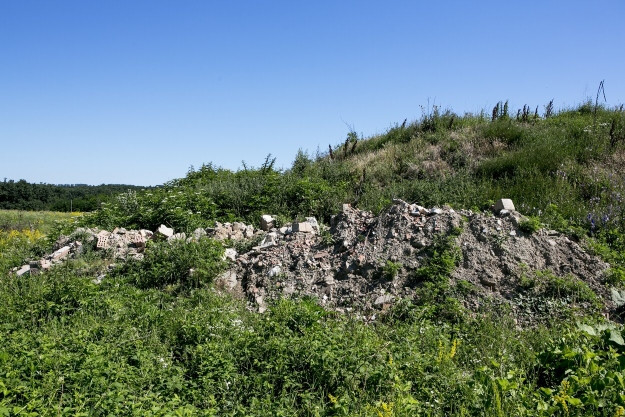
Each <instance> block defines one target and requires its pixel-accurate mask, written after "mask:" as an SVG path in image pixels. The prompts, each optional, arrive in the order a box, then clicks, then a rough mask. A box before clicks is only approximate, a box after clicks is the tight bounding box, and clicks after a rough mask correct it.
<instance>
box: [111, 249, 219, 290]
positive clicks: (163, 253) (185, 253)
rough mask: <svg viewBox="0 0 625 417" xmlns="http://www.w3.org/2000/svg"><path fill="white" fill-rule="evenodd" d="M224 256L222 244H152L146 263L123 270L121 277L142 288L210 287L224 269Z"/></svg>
mask: <svg viewBox="0 0 625 417" xmlns="http://www.w3.org/2000/svg"><path fill="white" fill-rule="evenodd" d="M223 253H224V249H223V247H222V246H221V244H220V243H218V242H216V241H214V240H212V239H208V238H203V239H200V240H199V241H197V242H194V241H191V242H186V241H184V240H174V241H171V242H166V241H165V242H154V241H150V242H148V246H147V248H146V249H145V256H144V258H143V260H141V261H135V262H132V263H130V264H128V265H127V266H124V267H123V269H122V270H121V271H119V273H120V274H121V273H124V274H127V275H128V276H130V277H131V280H132V282H134V283H135V284H136V285H137V286H139V287H140V288H162V287H164V286H166V285H178V286H180V287H182V288H193V287H199V286H200V285H204V284H209V283H211V282H212V280H213V279H214V278H215V277H216V276H217V274H218V273H219V272H220V271H221V270H222V269H223V268H224V267H225V261H224V260H223V259H222V257H223Z"/></svg>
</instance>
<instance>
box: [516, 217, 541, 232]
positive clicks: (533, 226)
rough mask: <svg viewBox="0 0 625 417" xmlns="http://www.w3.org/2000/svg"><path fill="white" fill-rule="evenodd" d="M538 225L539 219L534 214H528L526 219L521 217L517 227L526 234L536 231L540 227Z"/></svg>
mask: <svg viewBox="0 0 625 417" xmlns="http://www.w3.org/2000/svg"><path fill="white" fill-rule="evenodd" d="M540 226H541V224H540V219H539V218H538V217H535V216H530V217H528V218H526V219H523V220H521V222H520V223H519V229H521V231H522V232H525V233H528V234H532V233H535V232H537V231H538V230H539V229H540Z"/></svg>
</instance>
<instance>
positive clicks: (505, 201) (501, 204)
mask: <svg viewBox="0 0 625 417" xmlns="http://www.w3.org/2000/svg"><path fill="white" fill-rule="evenodd" d="M494 210H495V213H499V212H501V210H508V212H510V211H515V210H514V203H513V202H512V200H510V199H509V198H502V199H500V200H497V202H496V203H495V207H494Z"/></svg>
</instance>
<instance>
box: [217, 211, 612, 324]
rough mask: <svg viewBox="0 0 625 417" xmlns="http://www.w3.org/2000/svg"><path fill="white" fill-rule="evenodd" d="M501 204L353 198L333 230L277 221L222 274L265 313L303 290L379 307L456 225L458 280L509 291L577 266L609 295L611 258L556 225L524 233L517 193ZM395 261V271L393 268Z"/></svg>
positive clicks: (408, 293) (409, 292) (345, 303)
mask: <svg viewBox="0 0 625 417" xmlns="http://www.w3.org/2000/svg"><path fill="white" fill-rule="evenodd" d="M494 212H495V215H492V214H484V213H475V212H472V211H470V210H460V211H455V210H454V209H452V208H449V207H444V208H431V209H426V208H424V207H421V206H419V205H416V204H408V203H406V202H404V201H401V200H395V202H394V204H393V205H392V206H391V207H390V208H389V209H388V210H386V211H384V212H383V213H381V214H380V215H379V216H374V215H373V214H372V213H370V212H367V211H362V210H358V209H355V208H353V207H351V206H350V205H349V204H345V205H343V209H342V212H341V213H339V214H338V215H336V216H334V217H333V219H332V222H331V225H330V228H329V229H328V230H323V231H321V230H320V228H319V225H318V224H317V222H316V220H315V219H314V218H308V219H307V220H306V221H305V222H303V223H295V224H293V225H290V226H284V227H282V228H281V229H277V228H269V229H268V231H269V233H267V235H266V236H265V239H264V240H263V242H262V243H261V244H260V245H259V246H256V247H254V248H253V249H252V250H251V251H249V252H247V253H242V254H240V255H236V256H235V257H234V258H233V259H234V262H233V263H232V267H231V268H230V270H228V271H227V272H226V273H224V274H223V275H222V276H221V277H220V278H219V279H218V281H217V282H218V284H219V285H220V286H221V287H223V288H225V289H227V290H229V291H232V292H234V293H237V294H241V295H243V296H245V297H246V298H247V299H248V300H249V301H250V304H251V306H253V307H254V308H256V309H258V311H261V312H262V311H264V310H265V309H266V308H267V305H268V303H269V302H270V300H275V299H278V298H281V297H303V296H311V297H314V298H316V299H318V300H319V302H320V303H321V304H322V305H324V306H326V307H328V308H332V309H335V310H338V311H352V310H354V311H358V312H367V311H370V312H371V311H372V312H375V310H378V309H385V308H388V307H389V306H390V305H392V304H393V303H394V302H395V301H396V300H398V299H401V298H410V297H413V296H414V294H415V289H416V287H417V286H418V285H419V283H416V282H415V280H414V279H413V277H414V276H415V271H416V270H417V269H418V268H420V267H422V266H424V265H425V262H426V261H427V258H428V248H429V247H431V245H432V244H433V243H434V242H435V239H436V238H437V236H441V235H448V234H450V233H451V232H452V231H454V232H455V233H459V236H458V237H456V238H455V242H456V244H457V245H458V247H459V248H460V250H461V252H462V259H463V260H462V262H461V263H460V265H459V266H458V267H457V268H456V269H455V271H454V273H453V275H452V277H451V280H452V283H454V284H455V283H458V282H460V281H468V282H470V283H471V284H473V286H474V288H476V289H478V290H479V291H481V292H482V293H484V294H488V296H492V297H495V298H499V299H501V300H506V299H509V298H510V297H512V296H513V294H514V293H515V292H518V277H519V276H520V275H521V274H522V273H524V272H527V271H528V270H530V271H537V270H549V271H551V272H552V273H553V274H554V275H556V276H563V275H567V274H572V275H574V276H576V277H577V278H579V279H581V280H583V281H584V282H586V283H587V284H588V285H589V286H590V287H591V288H592V289H593V290H595V292H597V293H598V294H600V295H602V296H605V295H606V294H605V292H606V288H605V286H604V285H603V284H602V283H601V280H602V275H603V274H604V271H605V270H606V269H607V267H608V265H607V264H606V263H604V262H603V261H601V260H600V259H599V258H598V257H595V256H591V255H589V254H588V253H587V252H586V251H584V250H583V248H582V247H581V246H580V245H579V244H578V243H576V242H574V241H572V240H570V239H569V238H567V237H566V236H564V235H562V234H560V233H557V232H555V231H551V230H539V231H537V232H536V233H532V234H529V233H525V232H523V231H522V230H521V227H520V225H521V223H522V222H523V220H525V218H524V217H523V216H522V215H521V214H519V213H518V212H517V211H515V209H514V205H513V204H512V202H511V201H510V200H501V201H499V202H498V203H497V204H496V205H495V207H494ZM265 224H268V223H267V222H265V221H263V225H265ZM272 226H273V225H272V224H268V226H267V227H272ZM389 263H392V264H391V265H393V266H395V267H396V269H397V270H396V273H393V274H389V273H387V269H385V266H387V265H388V264H389ZM606 298H608V299H609V296H607V297H606ZM466 302H467V303H469V304H471V303H474V304H478V303H479V300H478V299H473V300H467V301H466ZM468 307H470V308H476V309H477V308H478V307H479V305H468Z"/></svg>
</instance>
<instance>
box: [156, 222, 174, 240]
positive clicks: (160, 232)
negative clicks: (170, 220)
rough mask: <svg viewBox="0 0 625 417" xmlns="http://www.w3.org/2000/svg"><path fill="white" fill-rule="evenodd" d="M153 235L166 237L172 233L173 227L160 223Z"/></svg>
mask: <svg viewBox="0 0 625 417" xmlns="http://www.w3.org/2000/svg"><path fill="white" fill-rule="evenodd" d="M154 235H155V236H156V237H162V238H165V239H168V238H170V237H172V236H173V235H174V229H172V228H170V227H167V226H165V225H164V224H161V225H160V226H159V227H158V229H157V230H156V233H155V234H154Z"/></svg>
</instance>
